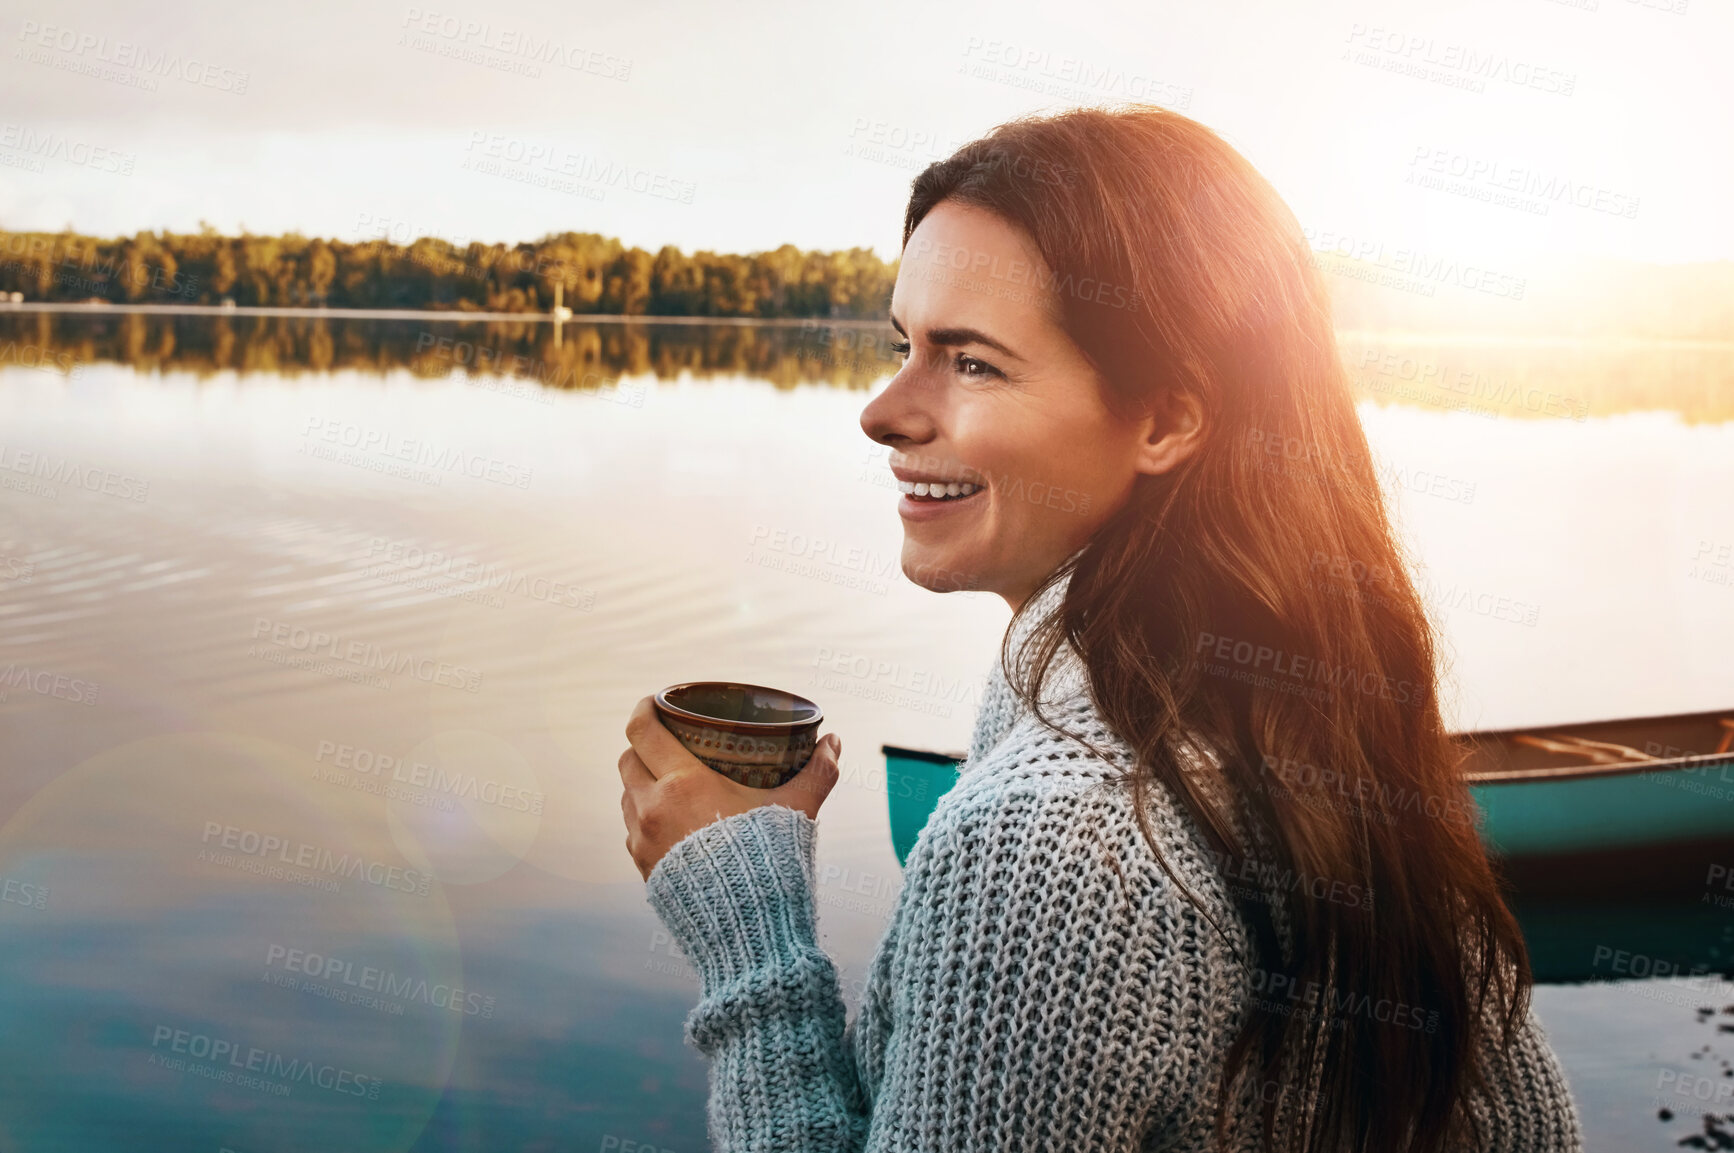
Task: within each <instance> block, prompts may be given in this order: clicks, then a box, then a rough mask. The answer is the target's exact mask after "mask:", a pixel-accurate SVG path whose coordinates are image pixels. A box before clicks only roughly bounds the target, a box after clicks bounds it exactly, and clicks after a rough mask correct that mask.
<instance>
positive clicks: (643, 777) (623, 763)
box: [618, 749, 656, 792]
mask: <svg viewBox="0 0 1734 1153" xmlns="http://www.w3.org/2000/svg"><path fill="white" fill-rule="evenodd" d="M618 767H619V769H620V783H621V784H623V785H625V786H626V789H627V791H628V792H631V791H632V790H634V789H641V788H643V787H644V786H645V785H650V784H655V783H656V777H655V775H654V774H653V773H651V771H650V769H649V768H647V767H646V766H645V764H644V759H643V758H642V757H640V756H639V755H638V750H637V749H627V750H626V751H625V752H623V753H621V754H620V761H619V765H618Z"/></svg>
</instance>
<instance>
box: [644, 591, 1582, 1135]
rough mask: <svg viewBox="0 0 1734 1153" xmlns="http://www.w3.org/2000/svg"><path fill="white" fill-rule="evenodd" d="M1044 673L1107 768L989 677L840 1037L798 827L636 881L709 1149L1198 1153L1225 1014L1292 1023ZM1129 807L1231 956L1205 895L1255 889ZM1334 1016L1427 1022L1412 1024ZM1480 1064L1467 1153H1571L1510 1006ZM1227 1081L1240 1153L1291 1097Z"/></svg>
mask: <svg viewBox="0 0 1734 1153" xmlns="http://www.w3.org/2000/svg"><path fill="white" fill-rule="evenodd" d="M1062 592H1063V585H1062V586H1058V587H1056V588H1055V589H1053V590H1050V593H1049V595H1048V597H1047V598H1046V600H1045V602H1044V603H1051V602H1052V601H1053V600H1054V599H1055V598H1057V597H1058V596H1059V595H1061V593H1062ZM1067 657H1068V663H1067V664H1066V665H1065V666H1064V667H1063V670H1062V669H1056V673H1059V674H1061V675H1056V676H1054V677H1052V678H1051V679H1050V681H1049V683H1048V686H1047V688H1046V690H1045V692H1044V701H1045V702H1052V704H1053V706H1054V707H1053V708H1051V709H1048V711H1049V712H1050V715H1054V716H1056V719H1059V720H1061V722H1062V723H1063V724H1064V725H1065V726H1066V727H1068V728H1073V729H1076V730H1078V731H1081V732H1083V733H1084V734H1085V735H1086V736H1088V737H1089V739H1090V740H1091V741H1092V742H1094V743H1095V744H1096V745H1097V746H1098V747H1100V748H1102V749H1104V750H1106V751H1109V752H1111V753H1112V754H1113V755H1114V759H1115V760H1116V761H1117V762H1118V765H1117V766H1116V765H1110V764H1108V763H1105V762H1104V761H1102V760H1099V759H1097V758H1095V757H1094V756H1092V755H1091V754H1089V752H1088V751H1087V750H1085V749H1084V748H1083V747H1082V746H1080V745H1078V744H1077V743H1076V742H1073V741H1070V740H1068V739H1064V738H1061V737H1060V736H1058V735H1056V734H1054V733H1053V732H1051V731H1050V730H1048V729H1046V728H1044V727H1042V726H1041V725H1040V723H1039V722H1037V721H1036V720H1035V718H1034V716H1033V714H1031V713H1029V712H1028V710H1026V709H1023V708H1021V707H1020V702H1019V701H1018V700H1017V698H1016V696H1015V694H1013V693H1012V692H1011V690H1010V689H1009V687H1008V686H1007V684H1006V680H1005V674H1004V670H1003V669H1002V668H1000V667H999V663H998V662H997V661H996V662H995V663H994V668H993V670H992V672H991V674H990V676H989V678H988V685H987V691H986V692H985V694H984V696H983V700H982V704H981V707H980V710H979V712H978V714H977V717H976V725H975V732H974V734H973V736H972V738H971V742H970V750H969V756H968V759H967V760H966V761H965V762H964V764H963V765H962V766H961V770H960V771H961V776H960V777H959V780H958V783H957V785H956V786H955V787H954V788H953V789H952V790H951V791H950V792H948V793H947V794H946V795H945V796H944V797H942V798H941V799H940V801H939V804H938V806H937V807H936V809H935V810H934V813H933V816H932V818H931V819H930V820H929V822H928V824H927V826H926V828H925V829H924V830H923V831H922V833H921V836H920V838H919V839H918V840H917V841H916V843H915V846H914V848H913V849H912V850H911V851H910V854H909V857H908V861H907V866H906V869H905V874H904V885H903V888H902V889H901V891H900V892H899V894H898V897H897V900H896V904H895V906H894V907H893V910H892V913H891V917H890V922H889V924H888V925H887V926H886V928H885V933H884V936H883V937H882V938H881V940H880V942H879V945H878V947H877V949H876V950H875V953H874V955H873V958H872V961H871V962H870V965H869V970H868V975H867V981H866V986H865V989H864V992H863V996H862V1003H861V1007H860V1010H859V1012H858V1013H857V1014H856V1018H855V1020H853V1021H851V1022H849V1023H848V1024H847V1025H845V1015H846V1013H845V1008H844V1004H843V1000H842V996H841V994H840V991H839V987H838V982H837V976H836V970H835V968H834V966H833V964H832V962H831V960H830V958H829V957H828V956H827V955H826V954H825V952H824V951H823V950H822V949H820V947H819V945H818V943H817V934H816V930H815V908H814V897H813V888H814V859H813V852H814V838H815V836H816V832H817V824H816V823H815V822H814V821H813V820H811V819H810V818H809V817H807V815H806V814H805V813H801V812H798V811H796V810H794V809H790V808H787V807H784V806H781V805H764V806H760V807H759V808H756V809H752V810H751V811H749V812H746V813H740V814H736V815H734V816H731V817H727V818H725V819H723V820H720V821H717V822H715V823H713V824H711V825H708V826H706V827H704V828H702V829H699V830H697V831H696V832H694V833H692V834H690V835H689V836H687V837H685V838H684V839H682V840H681V841H680V842H679V843H678V844H676V845H675V846H674V847H673V848H672V849H670V850H669V852H668V854H667V855H666V856H664V857H663V859H662V860H661V861H659V862H658V863H657V865H656V868H655V869H654V870H652V872H651V875H650V877H649V880H648V882H647V886H646V893H647V897H648V899H649V901H650V904H651V906H652V907H653V908H654V909H655V910H656V912H657V914H658V916H659V917H660V918H661V919H662V922H663V923H664V925H665V926H666V927H667V928H668V931H669V933H670V935H671V936H673V938H674V939H675V940H676V942H677V943H678V944H679V945H680V947H681V949H682V950H683V951H684V952H685V954H686V956H687V958H688V960H690V961H691V962H692V964H693V966H694V967H695V968H696V969H697V971H698V973H699V975H700V981H701V986H702V991H701V998H700V1001H699V1003H698V1005H697V1007H696V1008H695V1009H694V1010H693V1011H692V1013H691V1014H690V1015H689V1016H688V1018H687V1021H686V1040H687V1041H688V1042H689V1043H690V1044H692V1045H693V1046H694V1047H695V1048H697V1049H698V1051H699V1052H700V1053H702V1054H704V1055H705V1056H706V1057H707V1058H709V1060H710V1098H709V1104H708V1118H709V1127H710V1134H711V1139H712V1141H713V1143H714V1145H715V1148H716V1149H718V1150H722V1151H725V1153H736V1151H746V1150H753V1151H766V1153H768V1151H770V1150H802V1151H813V1153H843V1151H850V1153H853V1151H856V1150H869V1151H875V1153H918V1151H919V1153H968V1151H975V1150H984V1151H985V1150H1014V1149H1015V1150H1029V1151H1032V1153H1037V1151H1039V1153H1057V1151H1060V1150H1068V1151H1069V1150H1116V1151H1119V1150H1125V1151H1132V1150H1158V1149H1161V1150H1210V1149H1216V1148H1217V1146H1215V1145H1214V1144H1213V1143H1212V1140H1211V1132H1210V1130H1211V1124H1212V1121H1213V1119H1214V1115H1215V1110H1216V1105H1217V1100H1216V1097H1217V1088H1216V1087H1217V1084H1218V1079H1219V1074H1220V1071H1221V1068H1222V1061H1223V1057H1224V1054H1225V1051H1226V1049H1227V1047H1228V1045H1229V1043H1230V1042H1231V1041H1232V1039H1233V1038H1234V1036H1235V1033H1236V1031H1237V1030H1238V1028H1239V1026H1240V1024H1241V1022H1242V1020H1243V1019H1244V1017H1245V1014H1247V1013H1249V1012H1257V1011H1266V1012H1284V1013H1306V1012H1309V1011H1310V1010H1309V1009H1308V1000H1307V997H1306V995H1305V991H1304V990H1287V989H1283V988H1280V987H1278V986H1276V985H1274V984H1273V983H1272V982H1269V981H1266V980H1264V979H1263V977H1262V974H1261V973H1260V972H1259V971H1258V970H1257V969H1254V968H1249V967H1248V966H1247V965H1245V964H1243V963H1242V962H1241V961H1240V960H1238V959H1237V957H1236V954H1235V952H1234V951H1233V950H1231V949H1230V948H1229V946H1228V944H1227V942H1225V941H1224V939H1223V936H1222V934H1220V933H1218V932H1217V930H1216V929H1214V928H1213V927H1212V926H1211V924H1210V923H1209V922H1207V921H1206V920H1205V919H1204V918H1203V917H1202V916H1201V915H1200V914H1199V912H1198V911H1197V910H1196V909H1195V908H1194V907H1193V906H1192V904H1191V903H1189V902H1188V901H1187V899H1186V898H1185V897H1184V896H1182V895H1181V894H1180V893H1179V892H1178V891H1177V890H1176V888H1175V886H1174V883H1173V881H1172V880H1171V879H1170V878H1169V876H1168V875H1167V874H1166V873H1165V872H1164V871H1163V869H1162V867H1161V866H1160V865H1159V864H1158V863H1157V862H1156V860H1155V858H1154V857H1153V856H1152V855H1151V853H1150V850H1149V846H1148V845H1147V844H1146V843H1145V841H1144V840H1143V838H1142V836H1141V834H1140V833H1139V831H1138V827H1137V824H1136V822H1135V820H1134V818H1133V814H1132V805H1131V800H1130V798H1129V797H1128V796H1127V795H1126V794H1125V792H1124V790H1123V789H1118V788H1114V787H1112V784H1111V783H1112V781H1113V780H1114V778H1115V777H1116V775H1117V770H1118V769H1120V768H1128V767H1130V765H1131V763H1132V759H1131V753H1130V752H1129V750H1127V748H1126V746H1125V745H1124V744H1123V743H1122V742H1120V741H1119V740H1118V739H1117V738H1116V737H1115V736H1114V735H1113V733H1112V732H1111V731H1110V730H1109V729H1108V728H1107V726H1106V725H1105V724H1103V723H1102V721H1101V720H1100V718H1099V717H1098V716H1097V715H1096V713H1095V710H1094V707H1093V704H1092V701H1091V699H1090V694H1089V691H1088V688H1087V682H1086V681H1085V680H1084V678H1083V675H1082V666H1081V664H1080V663H1078V662H1077V661H1076V656H1075V654H1071V653H1069V651H1068V653H1067ZM1150 796H1151V801H1152V803H1151V806H1150V808H1149V814H1150V819H1151V822H1152V828H1153V831H1154V832H1155V833H1156V835H1157V838H1158V840H1159V842H1160V843H1161V844H1162V846H1163V850H1164V854H1165V856H1166V858H1167V860H1168V862H1169V864H1170V866H1171V867H1172V868H1173V869H1174V871H1175V872H1176V873H1177V874H1179V876H1180V877H1181V878H1182V879H1183V880H1184V881H1185V883H1186V886H1187V887H1188V888H1189V889H1190V890H1191V891H1192V893H1193V894H1195V895H1196V896H1197V897H1199V898H1200V899H1201V900H1202V901H1203V903H1204V904H1205V906H1206V908H1207V909H1208V910H1209V912H1210V914H1211V916H1212V917H1213V918H1214V920H1215V921H1216V923H1217V924H1219V925H1221V926H1223V928H1224V929H1225V930H1227V932H1228V934H1229V935H1230V936H1231V937H1232V938H1233V940H1234V944H1235V948H1236V949H1238V950H1239V952H1240V954H1241V955H1243V956H1250V955H1251V949H1250V934H1249V933H1248V931H1247V929H1246V926H1245V923H1244V921H1243V920H1242V919H1241V917H1240V915H1239V913H1238V911H1237V909H1236V906H1235V903H1234V900H1233V898H1232V895H1231V892H1230V890H1229V886H1230V885H1232V884H1237V883H1252V884H1256V885H1263V884H1265V883H1266V882H1265V881H1263V880H1259V879H1251V880H1240V881H1237V880H1236V879H1235V873H1234V868H1233V866H1232V863H1229V865H1230V867H1228V868H1224V867H1222V866H1223V864H1224V862H1221V861H1218V860H1216V859H1215V858H1214V857H1213V855H1212V853H1211V851H1210V849H1209V848H1208V846H1207V843H1206V841H1205V840H1204V838H1203V835H1202V834H1201V833H1200V831H1199V830H1198V828H1197V826H1196V825H1195V823H1194V822H1193V821H1192V820H1191V819H1190V817H1189V816H1188V815H1187V814H1186V813H1185V810H1184V809H1183V807H1182V806H1181V805H1180V803H1179V802H1178V801H1177V800H1176V799H1175V798H1174V797H1173V795H1172V794H1171V793H1170V792H1169V791H1168V790H1167V789H1166V788H1162V787H1158V788H1157V789H1156V790H1154V791H1153V792H1152V793H1151V794H1150ZM1267 891H1268V890H1267ZM1276 920H1277V925H1278V930H1279V934H1280V935H1281V937H1282V938H1283V940H1284V942H1285V948H1288V947H1292V946H1291V945H1288V944H1286V942H1288V941H1289V937H1288V931H1287V928H1286V923H1285V921H1284V920H1283V919H1281V918H1280V917H1279V918H1276ZM1348 1011H1353V1012H1364V1013H1366V1014H1368V1015H1369V1016H1370V1017H1372V1018H1374V1019H1376V1020H1379V1021H1381V1022H1385V1023H1387V1025H1388V1027H1390V1028H1427V1027H1429V1023H1428V1018H1427V1015H1426V1014H1427V1012H1428V1010H1427V1008H1426V1007H1425V1006H1419V1007H1417V1006H1393V1005H1390V1004H1388V1003H1386V1002H1371V1003H1362V1004H1360V1005H1351V1006H1349V1008H1348ZM1436 1021H1437V1018H1436V1016H1435V1017H1434V1018H1433V1022H1434V1024H1435V1025H1436ZM1482 1059H1483V1061H1484V1062H1485V1067H1486V1070H1487V1072H1488V1074H1489V1082H1488V1083H1489V1084H1490V1085H1491V1086H1493V1093H1492V1095H1490V1096H1487V1097H1485V1098H1477V1099H1475V1100H1473V1102H1472V1111H1473V1114H1474V1116H1475V1119H1476V1121H1477V1125H1478V1129H1479V1131H1480V1134H1481V1140H1480V1142H1479V1144H1478V1146H1477V1148H1479V1149H1483V1150H1499V1151H1509V1153H1554V1151H1566V1150H1574V1151H1575V1150H1581V1148H1582V1142H1581V1137H1580V1134H1579V1127H1578V1119H1577V1114H1576V1111H1575V1108H1574V1105H1573V1102H1572V1099H1571V1096H1570V1093H1569V1092H1568V1090H1567V1087H1566V1083H1565V1079H1564V1077H1563V1075H1562V1073H1561V1071H1560V1067H1559V1064H1558V1061H1557V1059H1556V1058H1555V1056H1554V1054H1553V1052H1552V1051H1551V1049H1550V1048H1549V1046H1548V1044H1547V1041H1546V1038H1545V1037H1544V1035H1543V1033H1542V1030H1541V1027H1540V1024H1539V1022H1538V1021H1537V1020H1536V1019H1535V1016H1534V1014H1533V1012H1532V1013H1531V1014H1530V1017H1529V1021H1528V1025H1527V1028H1526V1030H1525V1032H1524V1034H1523V1035H1522V1037H1521V1040H1520V1042H1519V1044H1518V1045H1517V1046H1515V1047H1514V1048H1513V1049H1511V1050H1509V1051H1505V1050H1502V1049H1495V1048H1489V1049H1488V1050H1487V1051H1485V1052H1484V1053H1483V1054H1482ZM1401 1075H1402V1073H1401V1071H1398V1070H1393V1076H1401ZM1243 1084H1244V1090H1243V1092H1242V1093H1241V1094H1240V1097H1239V1099H1238V1100H1237V1101H1236V1102H1235V1105H1234V1108H1233V1110H1232V1113H1231V1117H1232V1121H1233V1129H1232V1143H1231V1148H1232V1149H1233V1150H1237V1151H1238V1150H1252V1149H1255V1148H1257V1135H1258V1113H1259V1108H1260V1104H1259V1095H1260V1093H1261V1092H1262V1093H1264V1094H1266V1095H1273V1094H1286V1093H1299V1092H1301V1091H1302V1087H1301V1086H1298V1085H1276V1084H1271V1085H1265V1086H1262V1087H1261V1086H1259V1085H1258V1084H1255V1083H1254V1079H1253V1078H1251V1077H1248V1078H1245V1079H1244V1082H1243Z"/></svg>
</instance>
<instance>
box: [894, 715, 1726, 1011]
mask: <svg viewBox="0 0 1734 1153" xmlns="http://www.w3.org/2000/svg"><path fill="white" fill-rule="evenodd" d="M1460 739H1461V740H1462V741H1463V742H1464V743H1465V745H1466V748H1467V756H1466V758H1465V760H1464V765H1463V771H1464V775H1465V776H1466V777H1467V778H1468V781H1469V791H1470V795H1471V797H1472V798H1473V800H1474V802H1475V805H1476V809H1477V812H1476V813H1475V814H1474V815H1473V818H1474V819H1475V820H1476V822H1477V824H1478V827H1479V829H1480V832H1481V837H1482V841H1483V843H1484V844H1486V846H1487V848H1488V851H1489V853H1490V854H1491V855H1492V856H1493V857H1494V859H1495V861H1496V862H1497V864H1498V866H1499V868H1500V871H1501V873H1502V875H1503V876H1504V878H1505V880H1506V883H1507V886H1508V896H1509V900H1510V902H1511V905H1512V908H1513V910H1514V911H1515V912H1516V913H1517V915H1518V919H1519V921H1520V922H1522V924H1523V926H1524V932H1525V936H1526V938H1527V940H1528V942H1529V945H1530V952H1531V964H1532V967H1533V968H1534V970H1535V973H1536V978H1537V979H1538V980H1551V981H1560V980H1593V979H1604V978H1605V979H1617V978H1619V977H1621V976H1626V975H1631V974H1628V973H1625V972H1623V971H1616V970H1620V969H1621V968H1622V961H1621V958H1627V960H1626V961H1625V962H1624V966H1625V967H1629V964H1630V962H1629V958H1630V956H1631V955H1633V954H1634V953H1637V954H1639V955H1642V956H1644V957H1646V958H1649V959H1650V961H1652V962H1654V961H1660V962H1661V963H1662V964H1663V965H1664V966H1673V967H1676V968H1677V969H1678V970H1679V971H1681V972H1705V971H1717V972H1723V973H1727V974H1731V975H1734V709H1724V710H1718V711H1714V712H1708V713H1683V714H1678V715H1674V716H1664V717H1638V718H1632V719H1628V720H1618V721H1599V722H1593V723H1586V724H1573V725H1549V726H1544V727H1539V728H1529V729H1510V730H1499V731H1487V732H1473V733H1465V734H1461V736H1460ZM882 751H883V752H884V755H885V785H886V798H887V802H888V806H889V815H890V819H891V845H892V849H893V851H894V852H895V853H896V855H897V860H898V863H899V864H902V863H903V862H905V861H906V860H907V859H908V856H909V851H910V849H911V848H913V847H914V845H915V842H916V839H917V838H918V837H919V836H920V834H921V830H922V828H923V827H924V826H925V825H926V824H927V819H928V817H929V816H930V815H931V814H932V812H933V809H934V806H935V805H936V804H937V803H938V801H939V798H940V797H942V796H944V795H945V793H946V792H947V791H948V790H949V789H950V788H951V787H952V786H953V785H954V784H956V783H957V777H958V771H957V770H958V765H959V764H960V763H961V762H962V760H963V756H962V755H961V754H957V753H949V752H934V751H929V750H924V749H912V748H905V747H902V746H897V745H884V746H882ZM1291 783H1294V782H1292V781H1291ZM1659 971H1666V969H1663V970H1659ZM1637 975H1643V974H1637Z"/></svg>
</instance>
